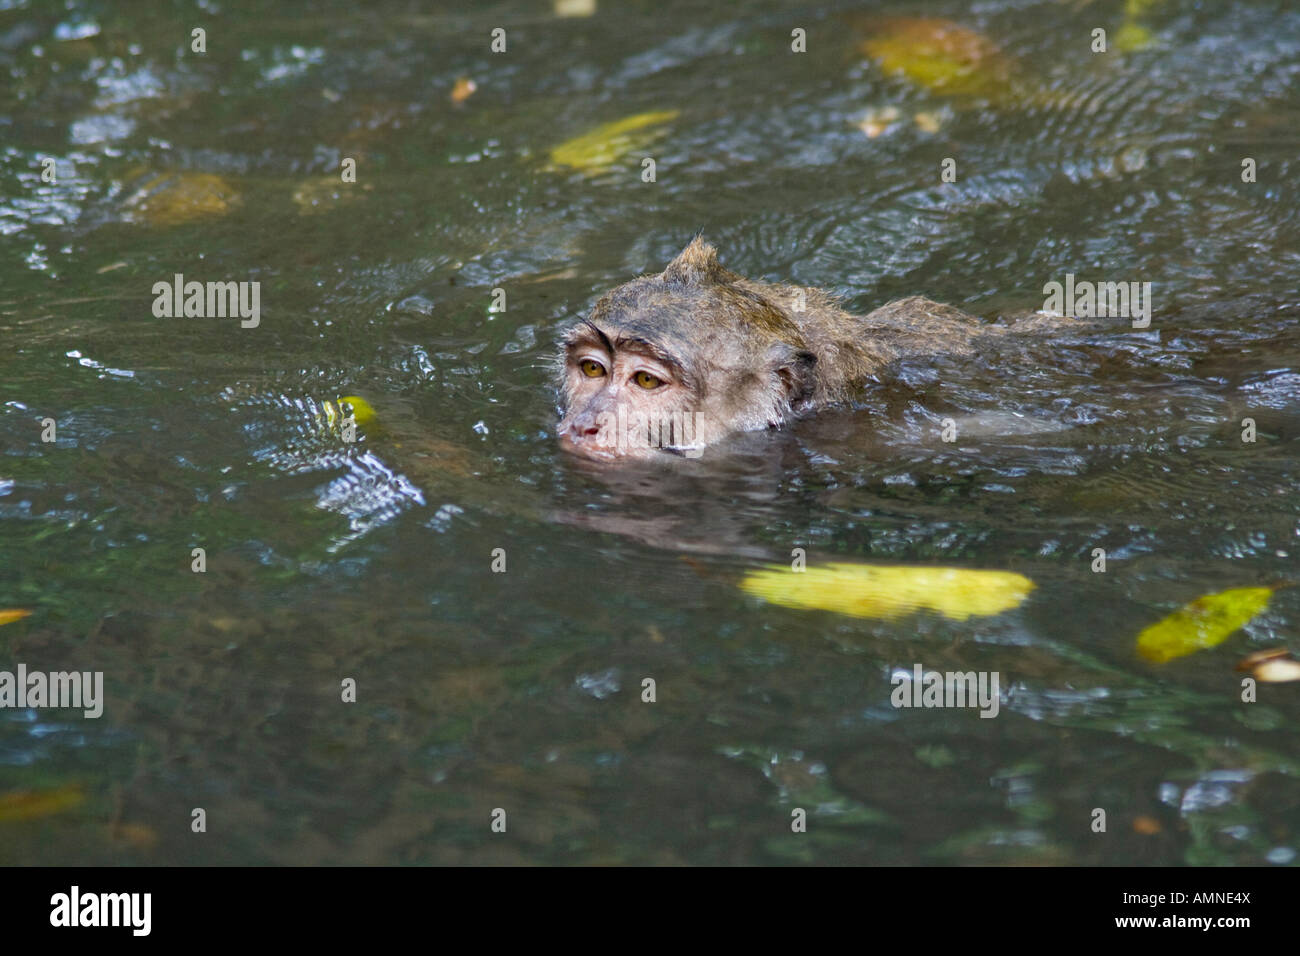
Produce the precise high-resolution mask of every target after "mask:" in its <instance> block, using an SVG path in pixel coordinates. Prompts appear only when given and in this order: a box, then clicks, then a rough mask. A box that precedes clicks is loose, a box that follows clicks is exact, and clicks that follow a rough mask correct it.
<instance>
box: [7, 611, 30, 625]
mask: <svg viewBox="0 0 1300 956" xmlns="http://www.w3.org/2000/svg"><path fill="white" fill-rule="evenodd" d="M31 613H32V612H31V611H28V610H26V609H24V608H21V607H13V608H6V609H5V610H3V611H0V625H4V624H12V623H13V622H14V621H21V620H22V619H23V618H25V617H27V616H28V615H30V614H31Z"/></svg>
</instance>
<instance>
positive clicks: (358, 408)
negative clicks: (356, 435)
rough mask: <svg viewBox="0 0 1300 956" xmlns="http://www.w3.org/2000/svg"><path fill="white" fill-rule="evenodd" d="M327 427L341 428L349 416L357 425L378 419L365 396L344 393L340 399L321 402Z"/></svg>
mask: <svg viewBox="0 0 1300 956" xmlns="http://www.w3.org/2000/svg"><path fill="white" fill-rule="evenodd" d="M321 407H322V409H323V410H324V419H325V425H326V427H327V428H341V427H342V426H343V424H344V423H345V422H347V421H348V420H349V418H350V419H351V420H352V421H353V422H354V423H356V424H357V425H365V424H367V423H369V422H373V421H375V419H376V416H375V410H374V408H372V407H371V405H370V403H369V402H367V401H366V400H365V399H364V398H360V397H359V396H356V395H344V396H343V397H342V398H340V399H339V400H338V401H334V402H330V401H325V402H322V403H321Z"/></svg>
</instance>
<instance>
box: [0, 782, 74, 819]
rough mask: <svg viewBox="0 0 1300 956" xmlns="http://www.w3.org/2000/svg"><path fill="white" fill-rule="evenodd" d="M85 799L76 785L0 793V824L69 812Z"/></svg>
mask: <svg viewBox="0 0 1300 956" xmlns="http://www.w3.org/2000/svg"><path fill="white" fill-rule="evenodd" d="M85 799H86V795H85V794H84V793H82V792H81V787H80V786H79V785H77V784H70V785H68V786H66V787H57V788H55V789H52V790H11V791H10V792H8V793H0V823H13V822H18V821H22V820H38V819H40V818H41V817H48V816H50V815H51V814H54V813H59V812H60V811H62V810H70V809H72V808H73V807H75V806H77V805H78V804H80V803H81V802H82V801H83V800H85Z"/></svg>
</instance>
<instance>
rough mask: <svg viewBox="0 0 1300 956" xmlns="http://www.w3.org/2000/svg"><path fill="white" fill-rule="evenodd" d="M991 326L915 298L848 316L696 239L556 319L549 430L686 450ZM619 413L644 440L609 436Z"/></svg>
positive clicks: (847, 391)
mask: <svg viewBox="0 0 1300 956" xmlns="http://www.w3.org/2000/svg"><path fill="white" fill-rule="evenodd" d="M992 331H994V330H993V329H991V328H989V327H987V326H983V325H982V324H981V323H980V322H979V321H978V320H977V319H975V318H974V317H972V316H970V315H967V314H966V313H964V312H962V311H960V310H959V309H955V308H952V307H951V306H946V305H941V304H940V303H937V302H932V301H931V300H929V299H925V298H922V297H920V296H913V297H911V298H907V299H900V300H897V301H895V302H891V303H889V304H888V305H885V306H882V307H881V308H879V309H876V310H875V311H873V312H871V313H869V314H868V315H865V316H859V315H854V314H852V313H849V312H847V311H845V310H844V309H842V308H841V307H840V306H839V304H838V302H837V300H836V299H835V298H834V297H832V296H830V295H828V294H827V293H825V292H823V291H821V290H819V289H814V288H809V287H804V286H795V285H787V284H783V283H769V282H760V281H756V280H753V279H747V278H745V277H744V276H740V275H737V274H736V273H734V272H731V271H729V270H727V269H725V268H723V266H722V265H721V263H720V262H719V261H718V255H717V251H716V250H715V249H714V248H713V246H711V245H709V244H707V243H705V242H704V241H703V240H701V239H699V238H696V239H695V240H693V241H692V242H691V243H690V245H688V246H687V247H686V248H685V249H684V250H682V252H681V253H680V254H679V255H678V256H677V258H675V259H674V260H673V261H672V262H671V263H669V264H668V267H667V268H666V269H664V271H663V272H662V273H659V274H657V275H649V276H642V277H641V278H638V279H633V280H632V281H631V282H628V283H625V284H624V285H621V286H618V287H617V288H615V289H613V290H612V291H610V292H608V293H606V294H605V295H604V296H602V297H601V299H600V300H599V301H598V302H597V303H596V305H595V308H593V310H592V312H591V315H590V316H589V317H588V318H586V319H584V320H582V321H581V322H580V323H578V324H577V325H575V326H574V327H573V328H572V329H570V330H569V332H568V334H567V335H566V336H565V339H564V354H563V371H562V376H563V377H562V382H561V393H562V401H563V409H564V414H563V418H562V420H561V422H560V426H559V433H560V440H561V443H562V445H563V446H564V447H565V448H566V449H568V450H569V451H573V452H576V453H578V454H581V455H584V456H586V457H590V458H597V459H614V458H619V457H625V456H629V455H631V456H636V457H648V456H652V455H655V454H657V453H659V452H661V451H664V450H670V451H678V452H683V451H686V450H687V449H689V451H687V453H689V454H692V457H694V455H695V454H697V453H698V451H699V450H700V449H702V448H703V447H704V446H706V445H710V444H713V443H715V442H717V441H718V440H720V439H722V438H724V437H726V436H727V435H729V434H732V433H735V432H743V431H754V430H756V429H760V428H774V427H780V426H782V425H784V424H786V423H788V422H789V421H791V420H793V419H794V418H796V417H798V416H799V415H802V414H804V413H806V412H810V411H814V410H817V409H820V408H824V407H827V406H830V405H835V404H839V403H842V402H846V401H849V400H851V399H852V398H853V397H854V395H855V394H857V393H858V392H859V391H860V390H861V389H862V388H863V386H865V385H867V384H868V383H871V382H876V381H882V380H884V379H885V378H887V377H888V375H889V371H890V368H891V366H894V365H896V364H897V363H900V362H905V361H908V360H917V359H924V358H926V357H929V356H938V355H944V356H954V355H955V356H962V355H970V354H973V353H974V346H973V341H974V339H975V338H976V337H977V336H979V335H980V334H982V333H985V332H992ZM629 422H632V423H633V424H632V426H631V427H632V428H635V429H639V430H646V429H649V431H650V435H649V437H648V439H647V437H646V436H644V435H640V434H638V435H636V436H632V437H633V440H632V441H629V440H628V438H629V436H628V435H625V434H619V431H620V430H626V429H627V428H628V427H629V425H628V423H629ZM663 422H673V423H678V422H686V423H687V427H686V429H685V433H684V434H683V433H682V431H681V425H678V424H674V425H673V427H672V431H673V432H674V434H673V435H672V437H671V439H666V438H665V437H664V436H663V435H662V433H661V430H660V424H661V423H663ZM636 439H642V440H636Z"/></svg>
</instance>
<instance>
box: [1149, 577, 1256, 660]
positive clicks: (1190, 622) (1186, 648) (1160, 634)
mask: <svg viewBox="0 0 1300 956" xmlns="http://www.w3.org/2000/svg"><path fill="white" fill-rule="evenodd" d="M1272 593H1273V589H1272V588H1233V589H1232V590H1230V591H1220V592H1218V593H1217V594H1207V595H1205V596H1204V597H1199V598H1197V599H1196V600H1195V601H1193V602H1192V603H1191V604H1187V605H1184V606H1183V607H1180V608H1179V609H1178V610H1177V611H1175V612H1174V613H1173V614H1170V615H1169V616H1168V617H1166V618H1165V619H1164V620H1162V621H1157V622H1156V623H1155V624H1152V625H1151V626H1150V627H1148V628H1147V629H1146V630H1144V631H1143V632H1142V633H1141V634H1139V635H1138V640H1137V649H1138V653H1139V654H1141V655H1142V656H1143V657H1145V658H1146V659H1147V660H1149V661H1153V662H1155V663H1157V664H1159V663H1163V662H1165V661H1171V660H1173V659H1174V658H1176V657H1183V656H1185V655H1187V654H1191V653H1194V652H1196V651H1200V650H1205V649H1206V648H1208V647H1214V646H1215V645H1217V644H1222V643H1223V642H1224V641H1226V640H1227V639H1228V638H1229V637H1230V636H1231V635H1232V633H1233V632H1234V631H1236V630H1237V629H1238V628H1242V627H1245V626H1246V624H1247V623H1249V622H1250V619H1251V618H1253V617H1254V616H1255V615H1256V614H1258V613H1259V612H1260V611H1262V610H1264V608H1266V607H1268V599H1269V597H1270V596H1271V595H1272Z"/></svg>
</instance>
